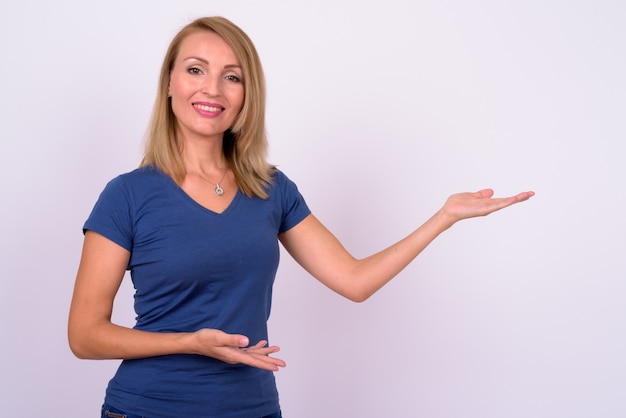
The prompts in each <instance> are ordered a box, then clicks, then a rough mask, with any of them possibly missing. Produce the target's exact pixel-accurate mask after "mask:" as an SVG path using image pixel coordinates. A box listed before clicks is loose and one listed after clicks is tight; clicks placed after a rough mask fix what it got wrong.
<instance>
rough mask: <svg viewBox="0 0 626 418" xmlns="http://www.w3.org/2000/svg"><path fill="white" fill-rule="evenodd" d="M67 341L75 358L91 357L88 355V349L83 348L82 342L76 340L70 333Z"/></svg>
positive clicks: (84, 358) (85, 358)
mask: <svg viewBox="0 0 626 418" xmlns="http://www.w3.org/2000/svg"><path fill="white" fill-rule="evenodd" d="M68 343H69V346H70V350H71V351H72V354H74V356H75V357H76V358H79V359H81V360H89V359H91V357H90V356H89V353H88V350H86V349H85V347H84V346H83V344H81V343H80V342H79V341H77V338H76V337H72V335H71V334H70V335H68Z"/></svg>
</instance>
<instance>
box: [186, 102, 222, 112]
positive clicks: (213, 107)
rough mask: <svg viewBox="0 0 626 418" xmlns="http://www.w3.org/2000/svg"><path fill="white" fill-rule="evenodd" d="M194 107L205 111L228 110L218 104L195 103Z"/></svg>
mask: <svg viewBox="0 0 626 418" xmlns="http://www.w3.org/2000/svg"><path fill="white" fill-rule="evenodd" d="M193 107H195V108H196V109H198V110H201V111H203V112H222V111H224V110H226V109H225V108H223V107H221V106H219V105H216V104H203V103H194V104H193Z"/></svg>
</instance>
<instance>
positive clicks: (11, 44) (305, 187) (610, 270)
mask: <svg viewBox="0 0 626 418" xmlns="http://www.w3.org/2000/svg"><path fill="white" fill-rule="evenodd" d="M216 14H217V15H224V16H226V17H228V18H230V19H231V20H233V21H234V22H236V23H237V24H238V25H240V26H241V27H242V28H243V29H244V30H245V31H246V32H247V33H248V34H249V35H250V36H251V37H252V39H253V40H254V41H255V44H256V46H257V48H258V50H259V52H260V54H261V58H262V60H263V63H264V66H265V70H266V75H267V81H268V89H269V100H268V131H269V136H270V141H271V161H272V162H274V163H277V164H278V165H279V166H280V168H281V169H283V171H285V172H286V173H287V174H288V175H289V176H290V177H291V178H292V179H293V180H294V181H296V182H297V184H298V185H299V187H300V189H301V191H302V193H303V194H304V195H305V197H306V199H307V202H308V203H309V205H310V207H311V208H312V209H313V211H314V213H315V214H316V215H317V216H318V217H319V218H320V219H321V220H322V221H323V222H324V223H325V224H326V225H327V226H328V227H329V228H330V229H331V230H332V231H333V232H334V233H335V234H336V235H337V236H338V237H339V238H340V239H341V240H342V241H343V243H344V244H345V246H346V247H347V248H348V249H349V250H351V251H352V252H353V253H354V254H355V255H356V256H359V257H360V256H365V255H368V254H370V253H371V252H373V251H376V250H378V249H380V248H382V247H383V246H386V245H388V244H391V243H393V242H394V241H395V240H397V239H399V238H401V237H403V236H404V235H405V234H407V233H408V232H410V231H411V230H412V229H413V228H415V227H417V226H418V225H419V224H420V223H421V222H423V221H424V220H426V219H427V218H428V217H429V216H430V215H431V214H432V213H433V212H434V211H436V210H437V209H438V208H439V207H440V205H441V204H442V203H443V201H444V200H445V199H446V198H447V196H448V195H450V194H452V193H455V192H460V191H469V190H477V189H480V188H483V187H493V188H494V189H495V190H496V193H497V195H500V196H502V195H510V194H514V193H517V192H519V191H522V190H528V189H532V190H535V191H536V192H537V196H536V197H535V198H533V199H532V200H531V201H529V202H527V203H524V204H523V205H518V206H515V207H513V208H511V209H508V210H506V211H502V212H499V213H496V214H493V215H492V216H490V217H489V218H484V219H483V218H481V219H473V220H469V221H465V222H463V223H462V224H459V225H457V226H455V227H454V228H453V229H451V230H449V231H447V232H446V233H445V234H444V235H442V236H441V237H440V238H439V239H438V240H437V241H436V242H435V243H434V244H433V245H432V246H431V247H429V248H428V249H427V250H426V251H425V252H424V253H423V254H422V255H421V256H420V257H419V259H418V260H417V261H416V262H414V263H413V264H412V265H410V266H409V267H408V268H407V269H405V270H404V271H403V272H402V273H401V274H400V275H399V276H398V277H397V278H396V279H395V280H394V281H393V282H392V283H391V284H389V285H388V286H387V287H385V288H384V289H382V290H381V291H380V292H379V293H378V294H376V295H375V296H374V297H372V298H371V299H370V300H369V301H367V302H366V303H364V304H354V303H351V302H348V301H346V300H343V299H341V298H340V297H339V296H337V295H336V294H334V293H332V292H330V291H328V290H326V289H325V288H323V286H321V285H320V284H318V283H317V282H316V281H315V280H313V279H311V278H310V277H308V276H307V274H306V273H304V272H303V271H302V270H301V269H300V268H299V267H298V266H296V265H295V264H294V263H293V261H292V260H291V259H289V258H288V256H286V255H285V256H284V257H283V263H282V265H281V268H280V270H279V274H278V278H277V283H276V287H275V300H274V310H273V313H272V318H271V320H270V327H271V328H270V335H271V338H272V342H273V343H275V344H278V345H280V346H281V347H282V354H281V355H282V356H283V358H284V359H285V360H286V361H287V362H288V367H287V368H286V369H285V370H282V371H280V372H279V373H278V384H279V390H280V392H281V400H282V405H283V410H284V414H285V416H286V417H288V418H313V417H329V418H352V417H355V418H356V417H359V418H380V417H394V418H404V417H433V418H439V417H441V418H443V417H446V418H448V417H450V418H451V417H481V418H489V417H493V418H496V417H533V418H537V417H567V418H575V417H603V418H606V417H624V416H626V396H625V395H624V394H625V393H626V356H625V353H626V256H625V250H626V222H625V216H624V213H625V206H626V205H625V204H626V193H625V187H624V181H625V179H626V169H625V168H624V160H625V157H626V152H625V149H626V146H625V145H624V142H625V139H626V138H625V136H626V135H625V133H626V83H625V81H624V75H625V74H626V45H625V44H626V41H625V39H626V32H625V31H626V30H625V29H624V28H625V26H624V22H625V19H626V6H625V3H624V2H622V1H618V0H615V1H611V0H593V1H592V0H588V1H585V0H580V1H565V0H563V1H559V0H530V1H529V0H525V1H521V0H520V1H495V0H477V1H472V2H466V1H463V0H446V1H420V0H410V1H409V0H405V1H403V0H387V1H384V2H373V1H356V0H354V1H350V0H333V1H316V2H306V3H305V2H286V1H279V0H266V1H262V2H252V1H250V2H247V3H246V2H243V1H229V2H215V1H209V0H204V1H191V0H185V1H177V2H170V1H154V0H152V1H132V2H130V1H129V2H123V1H107V2H104V1H101V2H85V1H78V0H68V1H65V2H47V1H38V2H17V1H7V2H3V3H2V5H1V6H0V57H1V58H0V59H1V60H2V61H1V62H2V65H1V66H0V86H1V88H0V94H1V99H0V115H1V116H0V118H1V123H0V141H1V142H0V179H1V180H0V181H1V189H0V190H1V196H2V197H1V203H2V204H1V205H0V215H1V216H0V249H1V253H0V254H1V257H2V259H1V265H0V267H1V269H0V275H1V282H0V321H1V322H0V327H1V328H0V329H1V330H2V334H1V335H2V344H1V345H0V362H1V363H0V364H1V370H0V410H1V411H2V415H3V416H12V417H43V416H52V417H61V416H63V417H78V418H83V417H90V416H91V417H95V416H98V413H99V407H100V404H101V402H102V398H103V394H104V388H105V386H106V384H107V381H108V379H109V378H110V377H111V375H112V373H113V372H114V369H115V367H116V365H117V362H116V361H100V362H98V361H82V360H78V359H75V358H74V357H73V356H72V354H71V353H70V351H69V349H68V346H67V342H66V319H67V311H68V306H69V301H70V297H71V292H72V286H73V280H74V275H75V272H76V267H77V265H78V260H79V256H80V248H81V244H82V233H81V227H82V223H83V222H84V220H85V218H86V217H87V215H88V214H89V211H90V210H91V207H92V206H93V204H94V203H95V200H96V198H97V196H98V194H99V193H100V191H101V190H102V188H103V187H104V185H105V183H106V182H107V181H108V180H109V179H111V178H112V177H114V176H116V175H117V174H119V173H122V172H126V171H130V170H131V169H133V168H134V167H136V166H137V164H138V163H139V160H140V157H141V150H142V144H143V142H142V137H143V133H144V130H145V128H146V126H147V122H148V116H149V112H150V109H151V106H152V102H153V99H154V94H155V91H156V84H157V76H158V71H159V67H160V65H161V59H162V57H163V54H164V52H165V48H166V46H167V44H168V43H169V41H170V39H171V37H172V36H173V35H174V34H175V33H176V32H177V30H178V29H179V28H180V27H181V26H182V25H184V24H186V23H188V22H189V21H190V20H191V19H192V18H195V17H199V16H202V15H216ZM131 301H132V288H131V286H130V285H129V284H128V283H126V284H124V285H123V288H122V290H121V292H120V294H119V298H118V301H117V302H116V313H115V319H116V320H117V321H119V322H121V323H123V324H132V322H133V313H132V307H131V306H132V305H131Z"/></svg>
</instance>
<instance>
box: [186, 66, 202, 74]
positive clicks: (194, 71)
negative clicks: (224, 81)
mask: <svg viewBox="0 0 626 418" xmlns="http://www.w3.org/2000/svg"><path fill="white" fill-rule="evenodd" d="M187 72H188V73H189V74H202V71H201V70H200V69H199V68H198V67H190V68H188V69H187Z"/></svg>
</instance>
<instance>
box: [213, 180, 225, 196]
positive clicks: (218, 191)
mask: <svg viewBox="0 0 626 418" xmlns="http://www.w3.org/2000/svg"><path fill="white" fill-rule="evenodd" d="M213 193H215V194H216V195H217V196H221V195H223V194H224V189H222V186H220V184H219V183H217V184H216V185H215V188H214V189H213Z"/></svg>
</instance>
